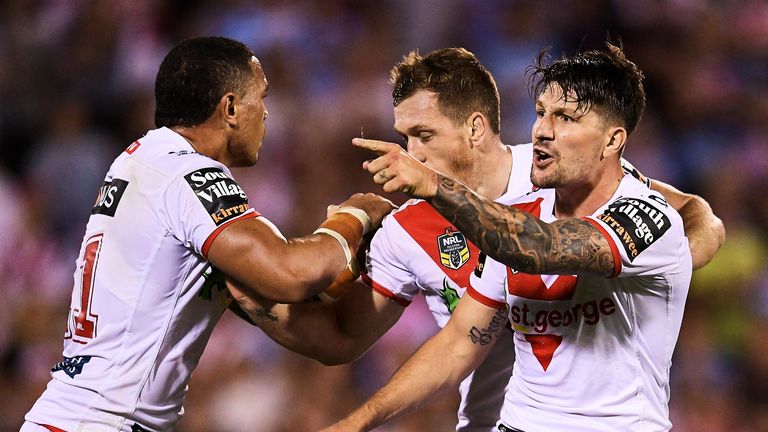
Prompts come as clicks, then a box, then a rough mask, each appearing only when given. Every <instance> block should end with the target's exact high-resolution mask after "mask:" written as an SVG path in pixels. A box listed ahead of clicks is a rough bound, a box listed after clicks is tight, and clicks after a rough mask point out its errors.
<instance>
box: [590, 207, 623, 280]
mask: <svg viewBox="0 0 768 432" xmlns="http://www.w3.org/2000/svg"><path fill="white" fill-rule="evenodd" d="M583 219H584V220H585V221H587V222H589V223H591V224H592V225H594V226H595V228H597V230H598V231H600V233H601V234H602V235H603V236H604V237H605V240H607V241H608V246H610V248H611V254H612V255H613V274H612V275H611V277H614V278H615V277H617V276H618V275H620V274H621V254H620V253H619V248H618V247H617V246H616V242H614V241H613V237H611V235H610V234H608V231H606V230H605V228H603V226H602V225H600V223H599V222H597V221H596V220H594V219H591V218H588V217H585V218H583Z"/></svg>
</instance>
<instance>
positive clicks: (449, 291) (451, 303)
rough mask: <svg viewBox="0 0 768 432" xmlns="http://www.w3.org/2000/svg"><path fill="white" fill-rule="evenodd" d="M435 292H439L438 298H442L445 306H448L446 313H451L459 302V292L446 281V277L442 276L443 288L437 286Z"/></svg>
mask: <svg viewBox="0 0 768 432" xmlns="http://www.w3.org/2000/svg"><path fill="white" fill-rule="evenodd" d="M437 292H439V293H440V298H442V299H443V303H444V304H445V307H447V308H448V313H453V311H454V310H456V306H457V305H458V304H459V300H460V299H461V297H460V296H459V292H458V291H456V288H454V287H452V286H451V284H450V283H448V278H443V289H439V288H438V290H437Z"/></svg>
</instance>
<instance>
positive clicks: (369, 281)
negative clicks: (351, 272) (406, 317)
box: [360, 273, 411, 307]
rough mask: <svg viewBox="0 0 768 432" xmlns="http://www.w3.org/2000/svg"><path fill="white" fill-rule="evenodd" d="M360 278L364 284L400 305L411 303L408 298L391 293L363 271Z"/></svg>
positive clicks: (405, 305) (404, 305)
mask: <svg viewBox="0 0 768 432" xmlns="http://www.w3.org/2000/svg"><path fill="white" fill-rule="evenodd" d="M360 278H362V279H363V282H365V284H366V285H368V286H369V287H371V289H372V290H374V291H376V292H377V293H379V294H381V295H383V296H384V297H386V298H388V299H390V300H393V301H396V302H397V303H399V304H400V306H402V307H407V306H408V305H410V304H411V302H410V301H408V300H406V299H404V298H400V297H398V296H396V295H395V293H393V292H392V291H390V290H388V289H386V288H384V287H383V286H382V285H381V284H378V283H376V282H375V281H374V280H373V279H371V277H370V276H368V275H367V274H365V273H363V274H361V275H360Z"/></svg>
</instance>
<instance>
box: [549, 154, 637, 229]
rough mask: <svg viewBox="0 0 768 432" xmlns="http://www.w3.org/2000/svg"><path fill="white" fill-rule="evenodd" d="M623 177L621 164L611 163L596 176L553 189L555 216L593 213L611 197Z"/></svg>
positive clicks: (563, 217) (578, 215) (559, 217)
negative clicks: (614, 164)
mask: <svg viewBox="0 0 768 432" xmlns="http://www.w3.org/2000/svg"><path fill="white" fill-rule="evenodd" d="M622 178H624V173H623V171H622V170H621V166H620V165H618V164H616V166H615V167H614V166H613V165H611V167H610V168H608V169H607V170H606V171H605V172H604V173H603V174H602V175H599V176H598V177H597V178H595V179H592V180H589V181H586V182H584V183H579V184H575V185H569V186H566V187H561V188H556V189H555V217H557V218H558V219H565V218H574V217H584V216H589V215H592V214H594V213H595V212H596V211H597V209H599V208H600V207H602V206H603V205H604V204H605V203H607V202H608V200H610V199H611V197H612V196H613V194H614V193H616V189H618V187H619V183H621V179H622Z"/></svg>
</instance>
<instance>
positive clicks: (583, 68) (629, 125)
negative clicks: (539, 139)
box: [528, 42, 645, 133]
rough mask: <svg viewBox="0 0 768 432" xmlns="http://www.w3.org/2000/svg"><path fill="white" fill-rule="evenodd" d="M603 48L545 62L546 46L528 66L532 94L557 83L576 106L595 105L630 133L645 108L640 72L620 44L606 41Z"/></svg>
mask: <svg viewBox="0 0 768 432" xmlns="http://www.w3.org/2000/svg"><path fill="white" fill-rule="evenodd" d="M605 45H606V48H607V49H606V50H605V51H599V50H593V51H586V52H583V53H578V54H576V55H574V56H572V57H568V56H566V55H563V56H562V57H560V58H559V59H557V60H555V61H554V62H552V63H551V64H548V65H545V64H544V61H545V58H547V57H548V55H547V54H548V50H546V49H545V50H542V51H541V52H540V53H539V56H538V58H537V59H536V62H535V63H534V64H533V65H532V66H530V67H529V69H528V75H529V85H530V91H531V94H532V96H534V97H538V96H539V95H540V94H541V93H542V92H543V91H544V90H545V89H546V88H547V87H548V86H549V85H550V84H553V83H555V84H557V85H559V86H560V88H561V89H562V90H563V95H564V97H565V96H567V95H568V94H569V93H571V92H573V93H574V94H575V97H576V98H577V102H578V109H580V110H581V109H583V110H585V111H588V110H590V109H592V108H598V109H599V110H600V111H601V112H602V113H603V114H604V115H605V116H606V118H608V119H610V120H613V121H616V122H617V123H619V124H621V125H622V126H623V127H624V128H626V129H627V132H628V133H632V131H634V130H635V127H637V124H638V122H640V117H642V115H643V110H644V109H645V89H644V88H643V78H644V77H643V73H642V71H641V70H640V68H638V67H637V65H636V64H634V63H632V62H631V61H629V60H628V59H627V58H626V57H625V55H624V51H623V50H622V48H621V46H617V45H614V44H612V43H610V42H606V44H605Z"/></svg>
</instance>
